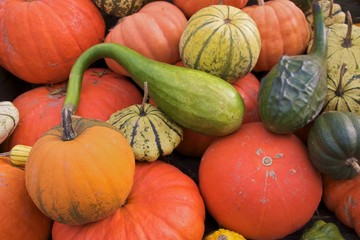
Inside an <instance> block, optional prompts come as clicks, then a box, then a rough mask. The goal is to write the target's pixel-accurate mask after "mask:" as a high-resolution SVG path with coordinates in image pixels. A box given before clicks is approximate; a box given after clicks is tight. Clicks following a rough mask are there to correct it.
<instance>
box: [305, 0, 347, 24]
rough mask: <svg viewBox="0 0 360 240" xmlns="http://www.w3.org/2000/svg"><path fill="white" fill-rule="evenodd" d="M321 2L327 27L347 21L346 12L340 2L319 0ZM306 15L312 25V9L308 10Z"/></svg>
mask: <svg viewBox="0 0 360 240" xmlns="http://www.w3.org/2000/svg"><path fill="white" fill-rule="evenodd" d="M319 3H320V6H321V9H322V11H323V17H324V22H325V26H326V27H329V26H331V25H333V24H335V23H345V18H346V14H345V13H344V12H343V11H342V9H341V6H340V5H339V4H337V3H334V1H333V0H319ZM305 16H306V20H307V21H308V23H309V24H310V25H312V24H313V16H312V11H309V12H307V13H306V14H305Z"/></svg>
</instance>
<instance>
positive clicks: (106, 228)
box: [52, 161, 205, 240]
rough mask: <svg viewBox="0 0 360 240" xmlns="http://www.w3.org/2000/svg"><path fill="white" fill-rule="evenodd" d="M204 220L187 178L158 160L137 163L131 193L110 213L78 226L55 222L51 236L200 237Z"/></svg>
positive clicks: (155, 239) (130, 239) (185, 239)
mask: <svg viewBox="0 0 360 240" xmlns="http://www.w3.org/2000/svg"><path fill="white" fill-rule="evenodd" d="M204 220H205V206H204V202H203V200H202V197H201V195H200V192H199V189H198V187H197V185H196V184H195V183H194V181H193V180H192V179H191V178H190V177H188V176H187V175H185V174H184V173H182V172H181V171H180V170H179V169H177V168H176V167H174V166H172V165H170V164H167V163H164V162H162V161H156V162H152V163H148V162H141V163H140V162H138V163H137V164H136V169H135V177H134V185H133V188H132V190H131V193H130V195H129V197H128V198H127V200H126V203H125V204H124V205H123V206H122V207H121V208H119V209H117V210H116V212H115V213H114V215H112V216H110V217H108V218H106V219H104V220H102V221H99V222H95V223H90V224H86V225H82V226H70V225H65V224H60V223H58V222H55V223H54V226H53V230H52V238H53V239H54V240H70V239H72V240H74V239H109V240H110V239H126V240H140V239H148V240H160V239H164V240H165V239H181V240H200V239H202V236H203V234H204V229H205V224H204Z"/></svg>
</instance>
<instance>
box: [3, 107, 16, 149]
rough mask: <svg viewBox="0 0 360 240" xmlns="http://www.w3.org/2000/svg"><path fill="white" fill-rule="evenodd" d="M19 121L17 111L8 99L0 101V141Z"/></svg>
mask: <svg viewBox="0 0 360 240" xmlns="http://www.w3.org/2000/svg"><path fill="white" fill-rule="evenodd" d="M18 123H19V111H18V109H17V108H16V107H15V106H14V104H12V102H10V101H3V102H0V143H2V142H3V141H5V139H6V138H7V137H8V136H9V135H10V134H11V133H12V132H13V131H14V130H15V128H16V126H17V124H18Z"/></svg>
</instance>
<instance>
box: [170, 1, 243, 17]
mask: <svg viewBox="0 0 360 240" xmlns="http://www.w3.org/2000/svg"><path fill="white" fill-rule="evenodd" d="M172 3H173V4H175V5H176V6H177V7H178V8H180V10H181V11H183V12H184V14H185V16H186V17H187V18H190V17H191V16H192V15H193V14H194V13H196V12H197V11H199V10H200V9H202V8H205V7H208V6H210V5H215V4H224V5H229V6H233V7H236V8H240V9H241V8H243V7H245V6H246V4H247V3H248V0H172Z"/></svg>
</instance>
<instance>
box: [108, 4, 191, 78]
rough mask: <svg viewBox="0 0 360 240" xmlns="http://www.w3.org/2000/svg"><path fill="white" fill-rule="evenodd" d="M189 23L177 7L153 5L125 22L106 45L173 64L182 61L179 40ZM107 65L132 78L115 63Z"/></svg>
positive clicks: (110, 35) (123, 20) (110, 60)
mask: <svg viewBox="0 0 360 240" xmlns="http://www.w3.org/2000/svg"><path fill="white" fill-rule="evenodd" d="M186 22H187V19H186V17H185V15H184V14H183V13H182V12H181V10H180V9H178V8H177V7H176V6H175V5H173V4H171V3H169V2H166V1H155V2H150V3H148V4H146V5H145V6H144V7H142V8H141V9H140V11H139V12H137V13H134V14H132V15H130V16H127V17H123V18H121V19H120V20H119V22H118V23H117V24H116V25H115V26H114V27H113V28H112V29H111V30H110V32H109V33H108V34H107V35H106V37H105V40H104V41H105V42H112V43H118V44H122V45H124V46H127V47H129V48H131V49H133V50H135V51H137V52H138V53H141V54H142V55H144V56H146V57H149V58H151V59H154V60H157V61H160V62H165V63H170V64H172V63H175V62H177V61H179V59H180V56H179V40H180V36H181V33H182V32H183V31H184V29H185V25H186ZM144 23H146V24H144ZM105 62H106V64H107V66H108V67H109V68H110V69H112V70H113V71H114V72H116V73H118V74H121V75H125V76H129V74H128V72H127V71H126V70H125V69H124V68H123V67H122V66H121V65H119V64H118V63H117V62H116V61H115V60H113V59H109V58H107V59H105Z"/></svg>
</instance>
